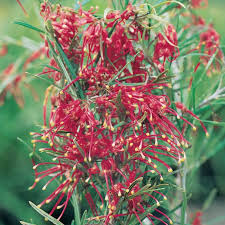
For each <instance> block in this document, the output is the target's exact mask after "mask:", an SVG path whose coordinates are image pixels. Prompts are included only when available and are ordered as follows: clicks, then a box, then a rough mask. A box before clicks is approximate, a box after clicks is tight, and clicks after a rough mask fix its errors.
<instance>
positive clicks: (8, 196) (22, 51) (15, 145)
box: [0, 0, 225, 225]
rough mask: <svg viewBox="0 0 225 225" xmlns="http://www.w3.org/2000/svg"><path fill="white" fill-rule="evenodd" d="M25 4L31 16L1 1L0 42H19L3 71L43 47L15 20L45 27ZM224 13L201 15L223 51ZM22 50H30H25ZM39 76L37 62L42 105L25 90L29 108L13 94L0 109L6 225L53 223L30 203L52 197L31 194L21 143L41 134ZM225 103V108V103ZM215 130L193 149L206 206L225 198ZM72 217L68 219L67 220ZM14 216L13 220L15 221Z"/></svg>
mask: <svg viewBox="0 0 225 225" xmlns="http://www.w3.org/2000/svg"><path fill="white" fill-rule="evenodd" d="M21 2H23V4H24V6H25V8H26V10H27V11H28V13H29V17H25V16H24V15H23V12H22V10H21V9H20V7H19V6H18V4H17V3H16V0H7V1H5V0H0V6H1V7H0V43H4V40H7V41H11V42H13V43H14V44H13V45H11V46H10V48H9V53H8V55H7V56H4V57H1V58H0V71H2V70H3V69H4V68H5V67H7V66H8V65H9V64H10V63H11V62H15V60H17V58H18V57H19V56H21V55H24V56H26V55H28V54H29V52H30V49H29V48H30V46H31V43H30V39H32V40H34V41H35V43H33V44H34V47H35V46H38V44H39V43H40V42H41V38H40V36H39V34H38V33H37V32H34V31H32V30H29V29H26V28H24V27H21V26H18V25H15V24H13V22H14V21H15V20H24V21H26V22H28V23H30V24H32V25H35V26H37V27H40V28H41V24H40V21H41V19H40V17H39V14H38V13H39V12H38V7H37V6H38V0H21ZM61 2H62V3H63V4H65V2H71V1H61ZM96 4H97V5H98V6H99V7H100V12H102V10H103V8H105V7H106V5H107V1H103V0H91V1H90V2H89V3H88V4H87V7H89V6H91V5H93V6H95V5H96ZM224 8H225V1H223V0H209V7H208V8H207V9H201V10H199V12H200V14H201V15H202V16H203V17H204V18H205V19H206V21H207V22H212V23H213V24H214V26H215V28H216V30H217V31H218V32H219V33H220V34H221V43H222V47H225V46H223V43H225V26H224V19H225V15H224ZM25 37H26V38H25ZM27 38H29V39H27ZM21 45H23V46H24V47H21ZM38 72H41V64H40V62H39V63H38V62H37V63H36V64H35V69H30V70H29V73H28V74H27V76H28V77H29V81H30V84H31V85H32V86H34V88H35V89H36V91H37V93H38V95H39V99H40V100H39V101H38V102H35V101H34V99H33V97H32V96H31V93H30V92H29V91H28V90H27V89H23V90H22V92H23V94H24V96H25V106H24V109H21V108H19V106H18V105H17V104H16V102H15V100H14V98H13V97H12V96H11V95H7V98H6V101H5V104H4V105H3V106H0V124H1V127H0V196H1V197H0V225H10V224H12V225H13V224H19V223H18V220H17V219H16V217H17V218H19V220H24V221H27V222H31V223H32V222H34V223H35V224H45V223H46V224H47V222H44V221H43V219H42V217H41V216H39V215H38V214H37V213H36V212H35V211H34V210H33V209H32V208H31V207H30V206H29V204H28V201H32V202H35V203H37V204H38V203H39V201H40V200H41V199H44V198H45V197H47V193H45V192H43V191H41V187H42V186H41V185H40V184H39V185H38V187H37V188H35V189H34V190H32V191H28V187H29V186H31V185H32V184H33V178H34V176H33V170H32V163H31V160H30V158H29V153H30V152H29V151H30V150H29V148H28V147H27V146H26V144H24V143H22V142H20V141H19V140H18V137H19V138H21V139H22V140H23V141H24V142H25V143H27V144H28V145H29V146H31V144H30V136H29V132H30V131H34V130H37V129H38V126H39V125H41V124H42V101H43V96H44V90H45V88H46V86H47V85H48V84H47V83H46V82H45V81H43V80H41V79H38V78H34V76H33V75H34V74H36V73H38ZM216 76H220V75H216ZM213 79H214V78H213V77H211V78H206V81H205V88H203V89H199V90H198V96H199V98H201V96H202V94H203V93H204V92H205V91H207V87H208V86H209V85H210V84H211V82H212V80H213ZM206 94H207V93H206ZM222 103H223V104H224V101H223V102H222ZM207 112H213V116H214V117H218V118H219V119H220V120H221V121H224V118H225V116H224V113H225V111H224V108H222V107H219V108H218V107H216V106H215V105H213V106H212V107H211V108H210V109H206V111H205V112H204V113H203V116H204V117H205V118H204V119H207V120H209V119H210V120H213V116H209V115H208V114H209V113H207ZM210 131H211V134H212V135H211V137H210V139H209V140H207V141H206V140H205V139H206V138H205V136H204V135H203V134H202V133H200V132H199V133H198V135H197V136H195V137H194V138H193V147H192V149H191V150H190V152H189V153H188V156H189V157H190V158H189V159H190V160H189V162H188V163H189V166H190V167H189V169H192V172H191V174H190V176H189V178H188V188H190V189H191V190H192V191H193V196H192V199H193V200H196V201H200V202H202V200H203V199H206V198H207V196H209V193H210V192H211V190H213V189H214V188H215V189H216V190H217V193H218V194H217V195H218V197H220V198H222V197H224V196H225V179H224V177H225V148H224V146H225V143H224V139H225V132H224V126H222V127H221V126H214V127H213V126H211V127H210ZM196 152H197V153H198V154H196ZM210 156H213V157H212V158H211V159H210V160H207V157H210ZM199 158H200V159H201V161H202V162H203V165H201V168H202V169H201V170H198V169H199V166H198V164H196V161H198V160H195V159H199ZM52 188H53V187H52ZM50 191H51V189H48V190H47V191H46V192H50ZM70 212H71V211H69V212H68V213H67V214H65V216H64V218H65V217H67V216H68V214H69V213H70ZM9 215H13V216H15V218H14V217H13V216H9ZM4 218H5V219H4ZM3 219H4V221H3ZM7 219H8V221H7ZM10 220H11V221H10Z"/></svg>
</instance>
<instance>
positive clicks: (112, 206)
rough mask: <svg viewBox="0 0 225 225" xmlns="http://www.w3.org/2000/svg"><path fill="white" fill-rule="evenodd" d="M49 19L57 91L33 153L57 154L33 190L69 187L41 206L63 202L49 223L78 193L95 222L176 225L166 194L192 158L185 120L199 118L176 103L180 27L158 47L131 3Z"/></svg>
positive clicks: (51, 92)
mask: <svg viewBox="0 0 225 225" xmlns="http://www.w3.org/2000/svg"><path fill="white" fill-rule="evenodd" d="M41 15H42V17H43V18H44V20H45V24H47V25H46V26H47V27H46V29H47V35H46V37H44V38H45V44H46V45H45V50H46V51H45V52H46V55H47V57H49V58H50V66H49V67H48V68H45V73H48V74H49V75H50V77H52V78H53V79H54V81H55V84H56V85H51V86H50V87H49V88H47V90H46V94H45V99H44V107H43V118H44V126H43V127H42V130H41V132H32V133H31V135H32V136H33V140H32V143H33V145H34V150H35V149H36V146H37V145H38V144H40V145H42V148H40V149H39V151H40V152H41V153H45V154H47V155H49V161H45V162H37V163H36V160H35V159H34V160H33V163H34V166H33V169H34V171H35V176H36V179H35V182H34V184H33V186H32V187H31V189H32V188H34V187H35V186H36V184H37V183H38V182H39V181H40V180H42V179H44V178H46V177H47V178H48V179H49V180H48V181H47V183H46V184H45V185H44V186H43V188H42V189H43V190H45V189H46V188H47V187H48V185H49V184H51V183H52V182H53V181H55V180H56V179H58V178H59V179H60V184H59V186H58V187H57V188H56V189H55V190H54V191H53V192H52V193H51V194H50V195H49V196H48V197H47V198H46V199H45V200H44V201H42V202H41V203H40V204H39V207H42V206H43V205H44V204H48V203H50V202H51V201H53V200H55V199H56V198H58V199H57V200H56V202H55V204H54V206H53V208H52V210H51V212H50V215H52V214H53V213H54V211H55V210H56V209H62V211H61V214H60V216H59V217H58V219H60V218H61V217H62V215H63V213H64V211H65V209H66V207H67V205H68V202H69V200H70V198H71V197H72V195H73V194H74V193H75V190H76V189H80V188H82V189H83V190H84V192H85V198H86V199H87V202H88V204H89V205H90V208H91V211H92V214H93V217H92V218H90V220H102V221H103V224H105V225H107V224H111V223H113V221H118V220H119V218H121V217H123V218H124V217H130V216H132V215H134V216H135V217H136V218H137V220H138V221H139V222H140V224H142V220H143V219H144V218H148V219H149V220H150V221H151V222H152V224H154V221H155V220H159V221H161V222H162V223H163V224H165V225H166V224H168V223H170V224H172V220H171V219H170V218H169V217H168V216H167V215H166V214H165V213H164V212H163V210H160V208H159V206H160V204H161V201H163V200H166V199H167V198H166V196H165V193H164V192H163V190H162V188H160V187H163V185H164V184H163V182H162V181H163V177H164V175H167V174H168V173H171V172H172V171H173V170H172V165H174V164H176V163H178V164H181V163H182V162H183V161H184V160H185V158H186V156H185V151H184V148H187V147H188V146H189V142H188V140H186V138H185V134H184V131H185V128H186V126H187V125H189V126H190V127H191V128H192V129H193V130H194V131H195V130H196V127H195V126H194V125H193V124H192V123H191V122H189V120H187V118H186V117H185V116H186V115H191V116H192V117H194V118H195V119H197V120H199V118H198V117H197V116H196V115H194V114H193V113H192V112H191V111H190V110H188V109H187V108H186V107H185V106H184V105H183V104H182V103H180V102H177V103H176V104H174V103H171V99H170V98H169V97H168V95H167V91H168V89H169V88H171V84H170V83H168V82H167V79H166V75H165V66H166V62H169V63H172V62H173V61H175V60H176V59H177V58H178V57H179V48H178V38H177V32H176V30H175V28H174V26H173V25H172V24H168V25H167V26H166V27H165V30H164V33H162V32H155V33H154V34H153V42H151V40H150V41H149V39H151V38H152V37H151V35H150V34H147V33H146V32H145V30H144V28H143V27H144V26H142V22H143V23H145V22H146V18H145V16H148V14H146V15H144V16H143V14H141V15H139V12H138V8H137V7H136V6H133V5H131V4H128V6H127V8H126V9H125V10H124V11H123V12H119V11H109V12H108V13H107V14H106V15H105V16H104V18H98V16H96V14H95V11H94V9H93V8H91V9H90V10H89V11H84V10H83V9H82V7H80V9H79V10H78V12H75V11H74V10H72V9H70V8H66V7H61V6H60V5H57V6H51V5H50V4H49V3H48V2H45V3H43V4H42V5H41ZM203 39H204V37H203V36H202V40H203ZM205 39H206V38H205ZM143 41H146V42H148V45H149V46H150V45H154V46H153V47H152V49H154V52H153V53H152V54H147V53H146V51H145V49H144V47H143V46H141V42H143ZM205 41H206V42H207V40H205ZM137 42H139V43H140V44H139V45H137ZM208 42H209V41H208ZM208 42H207V47H208V46H209V43H208ZM60 57H61V58H60ZM49 68H50V69H49ZM49 99H50V106H51V107H50V112H48V109H49V107H48V102H49V101H48V100H49ZM177 111H179V112H180V113H178V112H177ZM176 121H179V123H178V124H179V126H178V125H176V124H177V123H176ZM201 125H202V127H203V129H204V130H205V132H206V135H208V133H207V131H206V128H205V127H204V125H203V124H202V123H201ZM158 178H159V179H158ZM152 179H154V180H155V181H154V182H153V181H151V180H152ZM93 192H95V193H96V195H97V196H98V198H97V199H98V200H97V201H94V199H96V196H95V198H94V197H93ZM150 208H152V209H153V210H152V211H149V209H150ZM155 212H157V214H159V215H160V216H156V215H155ZM162 218H163V219H162Z"/></svg>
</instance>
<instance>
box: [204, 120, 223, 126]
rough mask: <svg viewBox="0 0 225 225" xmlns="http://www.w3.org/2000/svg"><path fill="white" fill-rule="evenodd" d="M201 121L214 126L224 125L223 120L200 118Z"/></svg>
mask: <svg viewBox="0 0 225 225" xmlns="http://www.w3.org/2000/svg"><path fill="white" fill-rule="evenodd" d="M202 122H204V123H208V124H212V125H215V126H222V127H224V126H225V122H217V121H211V120H202Z"/></svg>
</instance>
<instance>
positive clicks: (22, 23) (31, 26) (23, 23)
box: [14, 21, 45, 33]
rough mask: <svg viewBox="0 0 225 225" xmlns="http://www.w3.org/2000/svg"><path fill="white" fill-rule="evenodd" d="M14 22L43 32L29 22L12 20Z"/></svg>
mask: <svg viewBox="0 0 225 225" xmlns="http://www.w3.org/2000/svg"><path fill="white" fill-rule="evenodd" d="M14 24H17V25H20V26H23V27H26V28H29V29H32V30H35V31H37V32H40V33H45V32H44V31H43V30H41V29H40V28H37V27H35V26H33V25H31V24H29V23H26V22H23V21H14Z"/></svg>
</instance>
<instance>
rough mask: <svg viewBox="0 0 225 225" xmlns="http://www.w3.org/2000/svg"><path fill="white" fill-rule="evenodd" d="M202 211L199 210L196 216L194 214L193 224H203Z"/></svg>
mask: <svg viewBox="0 0 225 225" xmlns="http://www.w3.org/2000/svg"><path fill="white" fill-rule="evenodd" d="M202 214H203V213H202V212H200V211H197V212H196V213H195V216H194V219H193V222H192V225H202V222H201V221H202V219H201V217H202Z"/></svg>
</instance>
